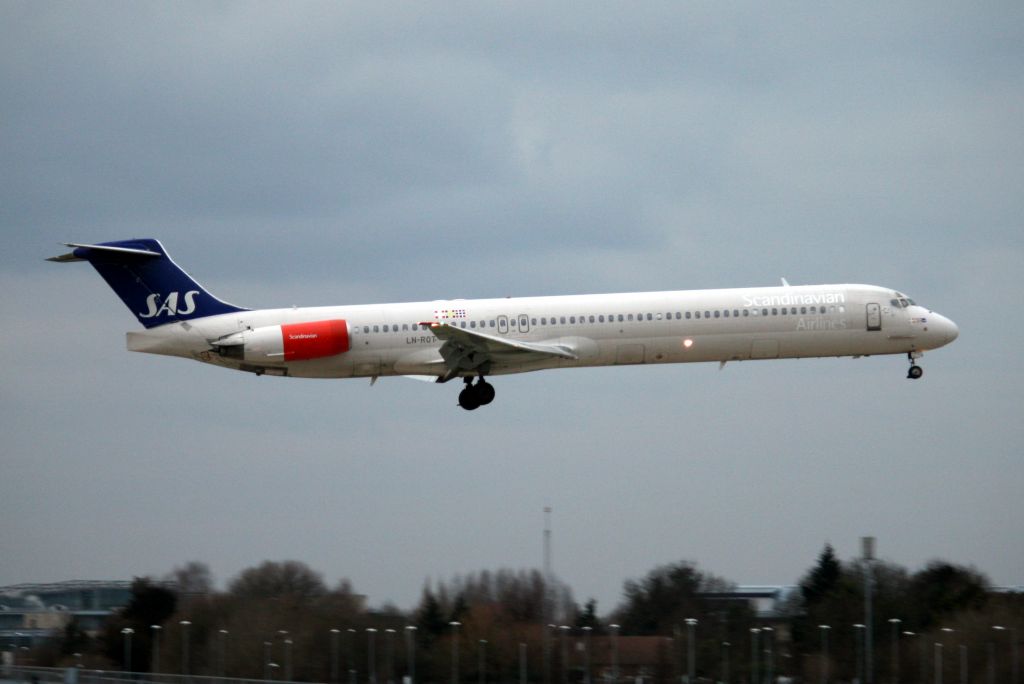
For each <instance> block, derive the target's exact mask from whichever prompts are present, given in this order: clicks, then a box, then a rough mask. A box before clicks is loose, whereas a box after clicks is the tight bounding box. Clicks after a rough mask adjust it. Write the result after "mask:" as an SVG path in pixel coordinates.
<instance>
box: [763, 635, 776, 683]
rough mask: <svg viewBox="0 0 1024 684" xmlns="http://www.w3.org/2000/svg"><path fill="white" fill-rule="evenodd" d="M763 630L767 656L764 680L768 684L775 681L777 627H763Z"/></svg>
mask: <svg viewBox="0 0 1024 684" xmlns="http://www.w3.org/2000/svg"><path fill="white" fill-rule="evenodd" d="M761 631H762V632H764V654H765V656H767V658H766V659H765V660H766V662H765V668H766V671H765V673H764V680H765V681H766V682H767V683H768V684H773V683H774V681H775V680H774V676H775V629H774V628H773V627H762V628H761Z"/></svg>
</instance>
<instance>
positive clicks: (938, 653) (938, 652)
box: [935, 627, 953, 684]
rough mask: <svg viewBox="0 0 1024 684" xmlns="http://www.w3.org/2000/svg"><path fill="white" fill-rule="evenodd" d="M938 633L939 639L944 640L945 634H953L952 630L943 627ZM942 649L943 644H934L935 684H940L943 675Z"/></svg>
mask: <svg viewBox="0 0 1024 684" xmlns="http://www.w3.org/2000/svg"><path fill="white" fill-rule="evenodd" d="M940 631H941V632H942V634H941V635H940V637H941V638H943V639H944V638H945V636H946V635H947V634H952V633H953V628H952V627H943V628H942V629H941V630H940ZM942 648H943V644H942V643H941V642H937V643H936V644H935V684H942V676H943V674H944V673H943V671H942Z"/></svg>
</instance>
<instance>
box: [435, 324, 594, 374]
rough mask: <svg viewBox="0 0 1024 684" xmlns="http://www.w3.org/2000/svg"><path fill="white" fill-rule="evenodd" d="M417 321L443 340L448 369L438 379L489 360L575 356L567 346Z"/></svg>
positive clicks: (514, 360)
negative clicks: (514, 338)
mask: <svg viewBox="0 0 1024 684" xmlns="http://www.w3.org/2000/svg"><path fill="white" fill-rule="evenodd" d="M420 325H424V326H428V327H429V328H430V331H431V332H432V333H434V335H435V336H437V338H438V339H440V340H442V342H443V344H442V345H441V349H440V352H441V358H443V359H444V362H445V367H446V368H447V373H446V374H445V375H444V376H442V378H441V380H442V381H443V380H450V379H451V378H453V377H455V376H456V375H458V374H459V373H460V372H462V371H475V370H478V369H480V368H481V367H482V366H485V365H486V364H490V363H496V364H499V365H500V364H502V363H526V362H528V361H537V360H541V359H546V358H548V359H549V358H559V359H573V360H575V359H577V358H578V357H577V356H576V354H574V353H573V351H572V350H571V349H570V348H569V347H568V346H563V345H554V344H537V343H534V342H523V341H521V340H513V339H510V338H507V337H498V336H497V335H488V334H487V333H483V332H479V331H477V330H467V329H465V328H457V327H455V326H453V325H450V324H448V323H441V322H438V321H428V322H425V323H421V324H420Z"/></svg>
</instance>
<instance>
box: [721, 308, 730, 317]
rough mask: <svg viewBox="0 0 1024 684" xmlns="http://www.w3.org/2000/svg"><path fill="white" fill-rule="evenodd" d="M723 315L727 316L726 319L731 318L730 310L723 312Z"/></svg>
mask: <svg viewBox="0 0 1024 684" xmlns="http://www.w3.org/2000/svg"><path fill="white" fill-rule="evenodd" d="M722 313H723V315H724V316H725V317H726V318H728V317H729V310H728V309H726V310H725V311H723V312H722Z"/></svg>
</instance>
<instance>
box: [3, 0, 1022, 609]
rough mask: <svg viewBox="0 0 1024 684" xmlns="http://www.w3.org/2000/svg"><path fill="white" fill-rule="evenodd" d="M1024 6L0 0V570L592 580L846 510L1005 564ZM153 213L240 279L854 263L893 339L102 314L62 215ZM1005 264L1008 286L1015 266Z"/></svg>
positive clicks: (1014, 561)
mask: <svg viewBox="0 0 1024 684" xmlns="http://www.w3.org/2000/svg"><path fill="white" fill-rule="evenodd" d="M1022 216H1024V5H1022V4H1021V3H1020V2H988V3H982V4H981V5H979V4H978V3H967V2H964V3H934V2H920V3H913V2H905V3H895V4H894V3H890V2H877V3H875V2H867V3H839V4H832V5H820V4H818V3H753V2H737V3H717V2H707V3H677V2H665V3H563V4H559V3H551V2H536V3H530V2H515V3H487V2H467V3H440V4H438V3H421V2H408V3H401V2H399V3H388V2H373V3H365V4H347V3H323V4H322V3H280V4H276V3H252V2H247V3H224V2H216V3H214V2H207V3H185V2H174V3H162V4H153V3H145V2H78V3H51V2H10V1H8V0H2V1H0V238H2V241H3V247H2V249H0V291H2V293H3V295H2V297H0V324H2V329H3V334H2V335H0V354H2V357H3V359H4V363H3V366H2V370H0V435H2V440H0V468H2V469H0V557H2V561H0V585H4V584H11V583H18V582H33V581H56V580H65V579H128V578H131V577H132V576H140V575H162V574H164V573H166V572H168V571H169V570H171V569H172V568H173V567H174V566H176V565H182V564H184V563H185V562H187V561H189V560H199V561H203V562H206V563H208V564H209V565H210V567H211V568H212V570H213V572H214V574H215V576H216V577H217V578H218V579H219V580H220V581H221V582H222V583H223V582H225V581H227V580H228V579H230V578H231V577H233V576H234V575H235V574H237V573H238V572H239V571H240V570H242V569H244V568H246V567H249V566H252V565H255V564H258V563H259V562H261V561H263V560H265V559H273V560H283V559H298V560H301V561H304V562H306V563H308V564H309V565H310V566H311V567H312V568H313V569H315V570H317V571H319V572H321V573H323V575H324V577H325V579H326V580H327V581H328V582H329V583H331V584H333V583H334V582H336V581H337V580H339V579H340V578H342V577H347V578H349V579H350V580H351V581H352V583H353V585H354V588H355V589H356V590H357V591H359V592H360V593H364V594H367V595H368V597H369V600H370V602H371V604H373V605H380V604H382V603H384V602H386V601H391V602H394V603H396V604H397V605H398V606H400V607H403V608H404V607H412V606H413V605H414V604H415V603H416V601H417V599H418V597H419V593H420V590H421V588H422V586H423V583H424V581H425V580H427V579H428V578H444V579H447V578H450V577H452V576H453V575H455V574H457V573H466V572H471V571H475V570H481V569H497V568H504V567H509V568H528V567H539V566H540V565H541V563H542V532H543V525H544V515H543V508H544V507H545V506H551V507H552V508H553V509H554V513H553V516H552V522H553V529H554V567H555V570H556V571H557V573H558V575H559V576H560V577H561V578H562V579H563V580H564V581H566V582H567V583H568V584H569V585H570V586H571V587H572V588H573V591H574V593H575V596H576V598H577V600H579V601H581V602H582V601H584V600H586V599H587V598H589V597H594V598H596V599H597V600H598V610H599V611H600V612H602V613H607V612H608V611H610V610H611V609H612V608H614V606H615V605H616V604H617V603H618V601H619V598H620V596H621V588H622V583H623V581H624V580H626V579H629V578H637V577H640V576H642V575H644V574H645V573H646V572H648V571H649V570H650V569H652V568H653V567H655V566H656V565H659V564H662V563H667V562H676V561H679V560H684V559H685V560H691V561H694V562H696V563H698V564H699V566H700V567H701V568H702V569H704V570H706V571H709V572H712V573H715V574H717V575H721V576H723V577H725V578H727V579H730V580H732V581H735V582H737V583H745V584H787V583H794V582H796V581H797V580H798V579H799V577H800V575H801V574H802V573H803V572H804V571H805V570H806V569H807V568H809V567H810V566H811V565H812V564H813V563H814V561H815V558H816V556H817V554H818V553H819V552H820V551H821V549H822V547H823V545H824V544H825V543H826V542H831V543H832V544H833V545H834V546H835V548H836V550H837V553H838V554H839V555H840V556H841V557H842V558H850V557H852V556H854V555H855V554H857V553H858V549H859V538H860V537H861V536H865V535H874V536H876V537H877V538H878V553H879V555H880V556H881V557H883V558H885V559H887V560H890V561H892V562H895V563H898V564H900V565H904V566H906V567H908V568H910V569H911V570H914V569H919V568H920V567H921V566H923V564H924V563H926V562H927V561H929V560H931V559H935V558H942V559H946V560H949V561H952V562H956V563H963V564H970V565H974V566H976V567H977V568H978V569H979V570H981V571H983V572H984V573H986V574H987V575H988V576H989V577H990V578H991V580H992V581H993V582H994V583H996V584H1002V585H1024V544H1022V543H1021V539H1024V420H1022V413H1024V412H1022V409H1024V393H1022V389H1021V387H1022V383H1024V363H1022V360H1021V356H1020V349H1019V347H1020V344H1019V343H1020V340H1021V339H1022V337H1024V324H1022V317H1021V316H1020V315H1018V312H1017V304H1016V303H1015V302H1018V300H1019V299H1020V297H1021V296H1022V294H1024V230H1022V228H1024V226H1022ZM130 237H155V238H159V239H160V240H162V241H163V243H164V245H165V247H166V248H167V249H168V250H169V251H170V253H171V254H172V256H173V257H174V258H175V260H176V261H177V262H178V263H180V264H181V265H183V266H184V267H185V268H186V269H187V270H189V271H190V272H191V273H192V275H193V276H195V277H196V278H197V279H198V280H199V281H200V282H202V283H203V284H204V285H205V286H206V287H207V288H208V289H209V290H211V291H212V292H213V293H215V294H216V295H218V296H220V297H221V298H223V299H226V300H228V301H231V302H233V303H237V304H240V305H244V306H249V307H276V306H288V305H292V304H297V305H324V304H347V303H368V302H394V301H415V300H425V299H440V298H454V297H494V296H505V295H540V294H572V293H592V292H615V291H633V290H637V291H640V290H667V289H691V288H713V287H739V286H762V285H774V284H777V283H778V282H779V277H781V276H784V277H786V278H787V279H788V280H789V281H790V282H791V283H793V284H803V283H821V282H864V283H872V284H878V285H885V286H888V287H892V288H896V289H900V290H902V291H905V292H906V293H908V294H909V295H910V296H912V297H914V298H916V299H917V300H918V301H919V302H920V303H922V304H924V305H926V306H929V307H932V308H934V309H935V310H936V311H939V312H941V313H943V314H944V315H947V316H949V317H950V318H952V319H953V320H954V321H956V322H957V323H958V324H959V326H960V330H961V335H960V339H959V340H957V341H956V342H955V343H954V344H953V345H951V346H949V347H947V348H944V349H941V350H938V351H936V352H933V353H929V354H927V355H926V356H925V357H924V359H923V360H922V362H921V365H922V366H923V367H924V368H925V376H924V378H923V379H922V380H920V381H917V382H911V381H908V380H907V379H906V378H905V376H906V365H907V362H906V359H905V358H902V357H899V356H891V357H876V358H870V359H859V360H851V359H825V360H799V361H777V362H772V363H762V362H750V363H738V364H730V365H728V366H726V368H725V369H724V370H722V371H719V370H718V368H717V366H716V365H714V364H703V365H673V366H657V367H628V368H614V369H585V370H563V371H548V372H544V373H539V374H525V375H518V376H507V377H501V378H496V379H495V380H494V384H495V386H496V388H497V399H496V400H495V403H494V404H492V405H490V406H488V407H486V408H484V409H481V410H479V411H474V412H466V411H463V410H461V409H459V408H458V407H457V405H456V396H457V392H458V388H457V387H456V386H454V385H430V384H427V383H419V382H415V381H411V380H406V379H401V378H394V379H383V380H381V381H380V382H378V383H377V384H376V386H374V387H372V388H371V387H370V386H369V382H368V381H367V380H347V381H330V380H288V379H280V378H266V377H264V378H257V377H255V376H253V375H250V374H244V373H235V372H228V371H225V370H221V369H218V368H214V367H210V366H205V365H202V364H198V363H192V362H188V361H184V360H181V359H173V358H167V357H157V356H150V355H143V354H133V353H129V352H127V351H126V350H125V342H124V332H125V331H127V330H134V329H137V327H138V324H137V322H136V321H135V319H134V317H133V316H132V315H131V313H130V312H129V311H128V310H127V309H126V308H125V307H124V306H123V305H122V304H121V302H120V300H118V299H117V298H116V296H114V294H113V293H112V292H111V291H110V290H108V289H107V287H106V285H105V284H104V283H103V281H102V280H101V279H100V278H99V277H98V275H97V274H96V273H95V272H94V271H93V270H92V269H91V268H89V267H88V265H86V264H71V265H57V264H52V263H47V262H45V261H43V259H44V258H45V257H49V256H52V255H55V254H59V253H62V251H66V250H64V249H63V247H62V245H61V243H62V242H64V241H74V242H91V241H108V240H117V239H124V238H130ZM1018 303H1019V302H1018Z"/></svg>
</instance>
